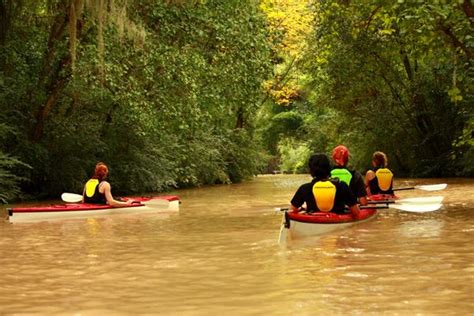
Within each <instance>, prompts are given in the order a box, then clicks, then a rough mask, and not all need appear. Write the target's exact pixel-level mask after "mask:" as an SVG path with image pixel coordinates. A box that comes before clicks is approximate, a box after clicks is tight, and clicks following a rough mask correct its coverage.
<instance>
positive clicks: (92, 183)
mask: <svg viewBox="0 0 474 316" xmlns="http://www.w3.org/2000/svg"><path fill="white" fill-rule="evenodd" d="M98 185H99V180H98V179H90V180H89V181H87V182H86V196H87V197H90V198H91V197H93V196H94V193H95V188H96V187H97V186H98Z"/></svg>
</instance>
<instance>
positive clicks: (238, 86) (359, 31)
mask: <svg viewBox="0 0 474 316" xmlns="http://www.w3.org/2000/svg"><path fill="white" fill-rule="evenodd" d="M473 19H474V7H473V6H472V3H471V0H462V1H441V0H440V1H402V0H399V1H397V3H394V1H375V0H371V1H362V0H359V1H348V0H345V1H343V0H339V1H337V0H333V1H317V0H313V1H297V0H287V1H276V0H261V1H257V0H239V1H233V0H228V1H222V0H206V1H204V0H201V1H199V0H194V1H192V0H168V1H149V0H145V1H132V0H129V1H117V0H115V1H112V0H96V1H91V0H87V1H86V0H42V1H40V0H38V1H32V0H23V1H15V0H0V110H1V111H0V201H3V202H7V201H11V200H14V199H18V198H21V197H46V196H58V194H59V193H61V192H64V191H76V192H79V190H80V189H81V187H82V183H83V182H84V181H85V180H86V179H87V178H88V176H90V173H91V171H92V169H93V166H94V165H95V163H96V162H97V161H105V162H106V163H108V164H109V166H110V169H111V181H112V182H113V185H114V191H115V192H119V193H120V192H122V193H131V192H147V191H148V192H155V191H164V190H167V189H169V188H171V187H184V186H196V185H201V184H212V183H230V182H238V181H241V180H243V179H246V178H248V177H249V176H252V175H254V174H257V173H259V172H263V171H265V170H269V169H270V170H271V169H282V170H284V171H290V172H301V171H304V170H305V165H306V159H307V156H308V155H309V154H310V153H311V152H315V151H324V152H329V151H330V150H331V148H332V147H333V146H334V145H336V144H338V143H344V144H346V145H347V146H348V147H349V148H350V149H351V152H352V154H353V160H352V162H353V164H354V165H355V166H356V167H358V168H364V167H366V163H367V162H368V161H369V160H370V158H369V157H370V154H371V153H372V152H373V151H374V150H383V151H385V152H387V154H388V155H389V157H390V159H391V160H390V162H391V165H392V167H393V168H394V169H395V170H396V172H397V174H405V175H412V176H452V175H459V176H472V175H473V173H474V166H473V165H472V163H471V161H472V160H473V158H474V152H473V141H472V133H473V129H474V121H473V118H472V111H473V110H472V103H473V96H472V89H473V85H472V72H473V65H472V57H473V53H474V39H473V37H472V29H473V25H474V20H473Z"/></svg>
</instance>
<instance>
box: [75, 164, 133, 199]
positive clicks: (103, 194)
mask: <svg viewBox="0 0 474 316" xmlns="http://www.w3.org/2000/svg"><path fill="white" fill-rule="evenodd" d="M108 174H109V168H108V167H107V165H106V164H105V163H103V162H99V163H97V164H96V165H95V170H94V175H93V176H92V178H91V179H89V181H87V182H86V185H85V186H84V192H83V194H82V203H91V204H108V205H110V206H112V207H123V206H127V205H130V204H132V201H131V200H128V201H126V202H121V201H117V200H115V199H114V197H113V196H112V188H111V186H110V183H109V182H107V181H105V179H106V178H107V176H108Z"/></svg>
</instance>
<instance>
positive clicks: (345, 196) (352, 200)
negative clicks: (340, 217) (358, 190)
mask: <svg viewBox="0 0 474 316" xmlns="http://www.w3.org/2000/svg"><path fill="white" fill-rule="evenodd" d="M338 189H339V190H340V195H339V197H340V198H341V200H342V201H344V204H346V205H347V206H349V207H350V206H353V205H355V204H357V198H356V197H355V195H354V194H353V193H352V192H351V189H349V186H348V185H347V184H345V183H344V182H339V188H338Z"/></svg>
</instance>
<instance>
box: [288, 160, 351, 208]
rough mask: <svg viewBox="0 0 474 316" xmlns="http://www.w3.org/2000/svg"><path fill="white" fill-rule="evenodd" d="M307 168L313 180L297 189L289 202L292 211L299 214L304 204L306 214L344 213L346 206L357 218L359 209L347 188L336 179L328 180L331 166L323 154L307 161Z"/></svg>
mask: <svg viewBox="0 0 474 316" xmlns="http://www.w3.org/2000/svg"><path fill="white" fill-rule="evenodd" d="M309 168H310V171H311V176H312V177H313V180H312V181H311V182H309V183H305V184H303V185H302V186H300V187H299V188H298V190H297V191H296V193H295V195H294V196H293V198H292V200H291V205H292V210H293V211H294V212H299V211H300V210H301V207H302V206H303V204H306V211H307V212H318V211H320V212H334V213H344V212H345V207H346V205H347V206H349V209H350V211H351V213H352V214H353V215H354V216H355V217H357V216H358V214H359V207H358V206H357V199H356V198H355V196H354V195H353V194H352V192H351V190H350V189H349V186H348V185H347V184H346V183H344V182H342V181H339V180H338V179H330V178H329V176H330V171H331V166H330V162H329V159H328V158H327V156H326V155H324V154H316V155H313V156H311V158H310V159H309Z"/></svg>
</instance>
